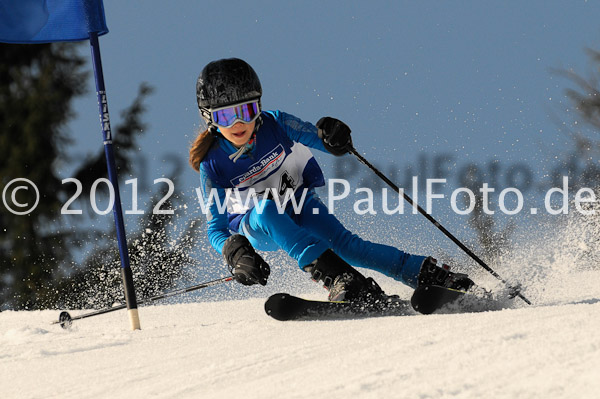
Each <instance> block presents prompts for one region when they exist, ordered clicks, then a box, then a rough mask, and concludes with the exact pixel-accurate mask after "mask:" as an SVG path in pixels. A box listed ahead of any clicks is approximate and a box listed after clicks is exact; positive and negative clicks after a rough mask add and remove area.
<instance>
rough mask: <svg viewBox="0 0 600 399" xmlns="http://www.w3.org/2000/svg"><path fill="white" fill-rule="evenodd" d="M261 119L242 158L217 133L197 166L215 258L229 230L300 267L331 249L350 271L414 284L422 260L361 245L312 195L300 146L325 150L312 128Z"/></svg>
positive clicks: (282, 117)
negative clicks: (369, 272)
mask: <svg viewBox="0 0 600 399" xmlns="http://www.w3.org/2000/svg"><path fill="white" fill-rule="evenodd" d="M261 121H262V123H261V124H260V127H259V128H258V130H257V131H256V137H255V140H254V142H253V144H252V146H251V147H250V148H248V149H247V152H246V153H245V154H243V155H242V156H240V157H238V158H237V159H236V160H235V161H233V160H232V158H233V155H232V154H235V153H236V152H237V151H238V149H237V148H235V147H234V146H233V145H232V144H231V143H230V142H229V141H228V140H226V139H225V138H223V137H222V136H221V135H219V136H218V137H217V138H216V140H215V142H214V143H213V146H212V147H211V148H210V150H209V151H208V152H207V154H206V156H205V157H204V159H203V160H202V162H201V164H200V179H201V189H202V200H203V201H204V209H205V210H206V212H207V215H206V216H207V229H208V238H209V240H210V243H211V245H212V246H213V247H214V248H215V249H216V250H217V251H218V252H219V253H221V252H222V249H223V244H224V242H225V240H226V239H227V238H228V237H229V236H230V235H231V232H234V233H240V234H243V235H244V236H246V237H247V238H248V240H249V241H250V243H251V244H252V245H253V246H254V247H255V248H256V249H258V250H264V251H270V250H277V249H280V248H281V249H283V250H284V251H286V252H287V253H288V254H289V255H290V256H291V257H292V258H294V259H295V260H296V261H297V262H298V265H299V266H300V267H301V268H303V267H305V266H307V265H309V264H310V263H311V262H312V261H314V260H315V259H317V258H318V257H319V256H320V255H321V254H322V253H323V252H325V251H326V250H327V249H329V248H331V249H332V250H333V251H334V252H335V253H336V254H338V255H339V256H341V257H342V258H343V259H344V260H345V261H346V262H348V263H350V264H351V265H353V266H358V267H364V268H368V269H372V270H376V271H378V272H381V273H383V274H385V275H387V276H390V277H392V278H394V279H396V280H399V281H402V282H404V283H405V284H407V285H409V286H411V287H413V288H414V287H416V284H417V275H418V273H419V270H420V267H421V264H422V263H423V260H424V259H425V257H424V256H417V255H411V254H408V253H406V252H403V251H400V250H398V249H396V248H394V247H391V246H387V245H382V244H376V243H373V242H370V241H366V240H363V239H362V238H360V237H358V236H357V235H356V234H353V233H351V232H350V231H348V230H347V229H346V228H345V227H344V226H343V225H342V224H341V223H340V221H339V220H338V219H337V218H336V217H335V216H334V215H333V214H331V213H330V212H329V210H328V209H327V207H326V206H325V205H324V204H323V203H322V202H321V201H320V199H319V198H318V196H317V194H316V193H315V192H314V188H315V187H320V186H323V185H324V184H325V180H324V177H323V172H322V171H321V168H320V167H319V165H318V164H317V161H316V160H315V158H314V157H313V155H312V153H311V152H310V150H309V149H308V148H307V147H310V148H315V149H318V150H321V151H324V152H327V151H326V150H325V147H324V146H323V143H322V141H321V139H320V138H319V137H318V135H317V128H316V127H315V126H314V125H313V124H311V123H308V122H304V121H301V120H300V119H298V118H296V117H295V116H293V115H290V114H286V113H284V112H281V111H263V112H262V113H261ZM294 200H295V201H294ZM225 206H226V209H225Z"/></svg>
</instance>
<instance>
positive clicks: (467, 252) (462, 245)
mask: <svg viewBox="0 0 600 399" xmlns="http://www.w3.org/2000/svg"><path fill="white" fill-rule="evenodd" d="M349 152H350V153H352V154H354V155H355V156H356V158H358V160H359V161H360V162H362V163H363V164H365V165H367V167H369V169H371V170H372V171H373V172H375V174H376V175H377V176H378V177H379V178H381V179H382V180H383V181H384V182H386V183H387V184H388V185H389V186H390V187H391V188H393V189H394V191H396V192H398V193H399V192H400V188H399V187H398V186H397V185H395V184H394V183H393V182H392V181H391V180H390V179H388V178H387V177H386V176H385V175H384V174H383V173H381V172H380V171H379V170H378V169H377V168H376V167H375V166H373V165H372V164H371V163H370V162H369V161H367V160H366V159H365V157H363V156H362V155H360V154H359V153H358V151H356V149H355V148H354V147H350V150H349ZM402 196H403V197H404V199H405V200H406V201H407V202H408V203H409V204H410V205H412V206H413V207H414V208H415V209H417V210H418V211H419V213H420V214H421V215H423V216H425V218H427V220H429V221H430V222H431V223H433V224H434V225H435V226H436V227H437V228H438V229H439V230H440V231H441V232H442V233H444V234H445V235H446V237H448V238H449V239H450V240H452V242H454V243H455V244H456V245H458V247H459V248H460V249H462V250H463V251H464V252H465V253H466V254H467V255H469V256H470V257H471V259H473V260H474V261H475V262H477V263H478V264H479V265H480V266H481V267H483V268H484V269H485V270H487V271H488V272H490V273H491V274H492V276H494V277H496V278H497V279H498V280H500V281H502V282H503V283H504V284H505V285H506V286H507V287H508V288H509V290H511V291H512V290H514V291H515V295H516V296H518V297H519V298H521V299H522V300H523V301H525V303H526V304H528V305H531V302H530V301H529V299H527V298H525V297H524V296H523V294H521V292H520V291H519V288H518V287H511V286H510V285H508V283H507V282H506V280H504V279H503V278H502V277H501V276H500V275H499V274H498V273H496V272H495V271H494V270H493V269H492V268H491V267H489V266H488V265H487V264H486V263H485V262H484V261H483V260H481V259H480V258H479V257H478V256H477V255H475V253H473V251H471V250H470V249H469V248H467V246H466V245H465V244H463V243H462V242H461V241H460V240H459V239H458V238H456V237H455V236H454V235H453V234H452V233H450V232H449V231H448V230H446V228H445V227H444V226H442V225H441V224H440V223H439V222H438V221H437V220H435V218H433V216H431V215H430V214H428V213H427V212H426V211H425V210H424V209H423V208H421V207H420V206H419V204H417V203H416V202H414V201H413V200H412V198H410V197H409V196H408V194H406V193H404V191H402Z"/></svg>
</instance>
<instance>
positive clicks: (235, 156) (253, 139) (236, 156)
mask: <svg viewBox="0 0 600 399" xmlns="http://www.w3.org/2000/svg"><path fill="white" fill-rule="evenodd" d="M261 126H262V117H260V116H259V117H258V119H256V124H255V125H254V131H253V132H252V136H250V140H248V142H247V143H246V144H244V145H243V146H241V147H240V148H238V150H237V151H236V152H234V153H233V154H231V155H230V156H229V159H231V160H232V161H233V162H234V163H235V162H236V161H237V160H238V159H239V158H240V157H241V156H242V155H244V154H245V153H246V152H248V151H250V150H252V148H254V143H256V132H257V131H258V129H259V128H260V127H261Z"/></svg>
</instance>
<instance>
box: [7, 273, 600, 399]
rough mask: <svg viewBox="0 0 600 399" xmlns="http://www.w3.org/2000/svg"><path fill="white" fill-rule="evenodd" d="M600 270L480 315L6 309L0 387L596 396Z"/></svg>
mask: <svg viewBox="0 0 600 399" xmlns="http://www.w3.org/2000/svg"><path fill="white" fill-rule="evenodd" d="M599 275H600V273H599V272H598V271H582V272H578V273H571V274H570V276H571V277H570V279H567V280H565V278H564V276H562V277H561V278H560V284H559V282H558V281H557V282H556V286H555V287H553V286H552V283H551V282H549V283H548V284H547V285H546V287H547V289H546V290H545V291H544V292H543V293H537V294H535V297H533V298H531V299H534V300H535V301H536V303H535V306H526V305H520V304H519V305H517V304H516V303H515V305H516V306H515V308H512V309H505V310H502V311H496V312H484V313H472V314H453V315H429V316H423V315H410V316H400V317H386V318H373V319H355V320H339V321H320V322H315V321H299V322H278V321H276V320H273V319H271V318H269V317H268V316H267V315H266V314H265V313H264V310H263V302H264V298H250V299H246V300H237V301H220V302H215V301H212V302H199V303H186V304H170V305H169V304H167V305H164V304H163V305H157V306H148V307H142V308H141V309H140V319H141V323H142V330H141V331H133V332H132V331H130V330H129V322H128V319H127V314H126V312H125V311H117V312H113V313H109V314H105V315H101V316H96V317H92V318H88V319H83V320H79V321H75V322H74V324H73V327H72V329H71V330H69V331H67V330H62V329H61V328H60V327H59V326H58V325H52V326H51V325H49V323H50V322H51V321H53V320H55V319H56V318H57V317H58V312H57V311H48V310H47V311H32V312H12V311H7V312H2V313H0V387H1V395H0V396H1V397H2V398H5V399H6V398H54V397H56V398H58V397H60V398H64V397H67V398H151V397H156V398H247V399H252V398H328V399H334V398H343V399H348V398H511V399H515V398H577V399H584V398H590V399H591V398H598V397H600V333H599V332H600V281H599V280H600V279H599ZM556 287H560V290H559V289H555V288H556ZM208 289H209V290H210V289H213V287H211V288H208ZM82 312H83V311H73V312H72V315H73V316H75V315H77V314H81V313H82Z"/></svg>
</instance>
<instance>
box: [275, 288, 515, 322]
mask: <svg viewBox="0 0 600 399" xmlns="http://www.w3.org/2000/svg"><path fill="white" fill-rule="evenodd" d="M509 304H510V302H509V300H508V299H507V300H501V299H499V298H497V297H494V296H492V295H491V293H489V292H487V291H485V290H483V289H481V288H479V287H476V288H475V289H472V290H469V291H460V290H455V289H452V288H446V287H440V286H436V285H426V286H421V287H418V288H417V289H415V291H414V293H413V295H412V297H411V299H410V300H404V299H400V298H398V297H397V296H389V297H387V300H385V301H378V302H376V303H372V304H369V303H362V302H358V303H357V302H330V301H319V300H310V299H304V298H299V297H297V296H294V295H290V294H285V293H278V294H274V295H271V296H270V297H269V299H267V301H266V302H265V312H266V313H267V314H268V315H269V316H271V317H272V318H274V319H276V320H280V321H288V320H335V319H352V318H364V317H382V316H407V315H414V314H415V311H416V312H418V313H421V314H426V315H427V314H431V313H474V312H485V311H492V310H501V309H505V308H508V307H510V306H509Z"/></svg>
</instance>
